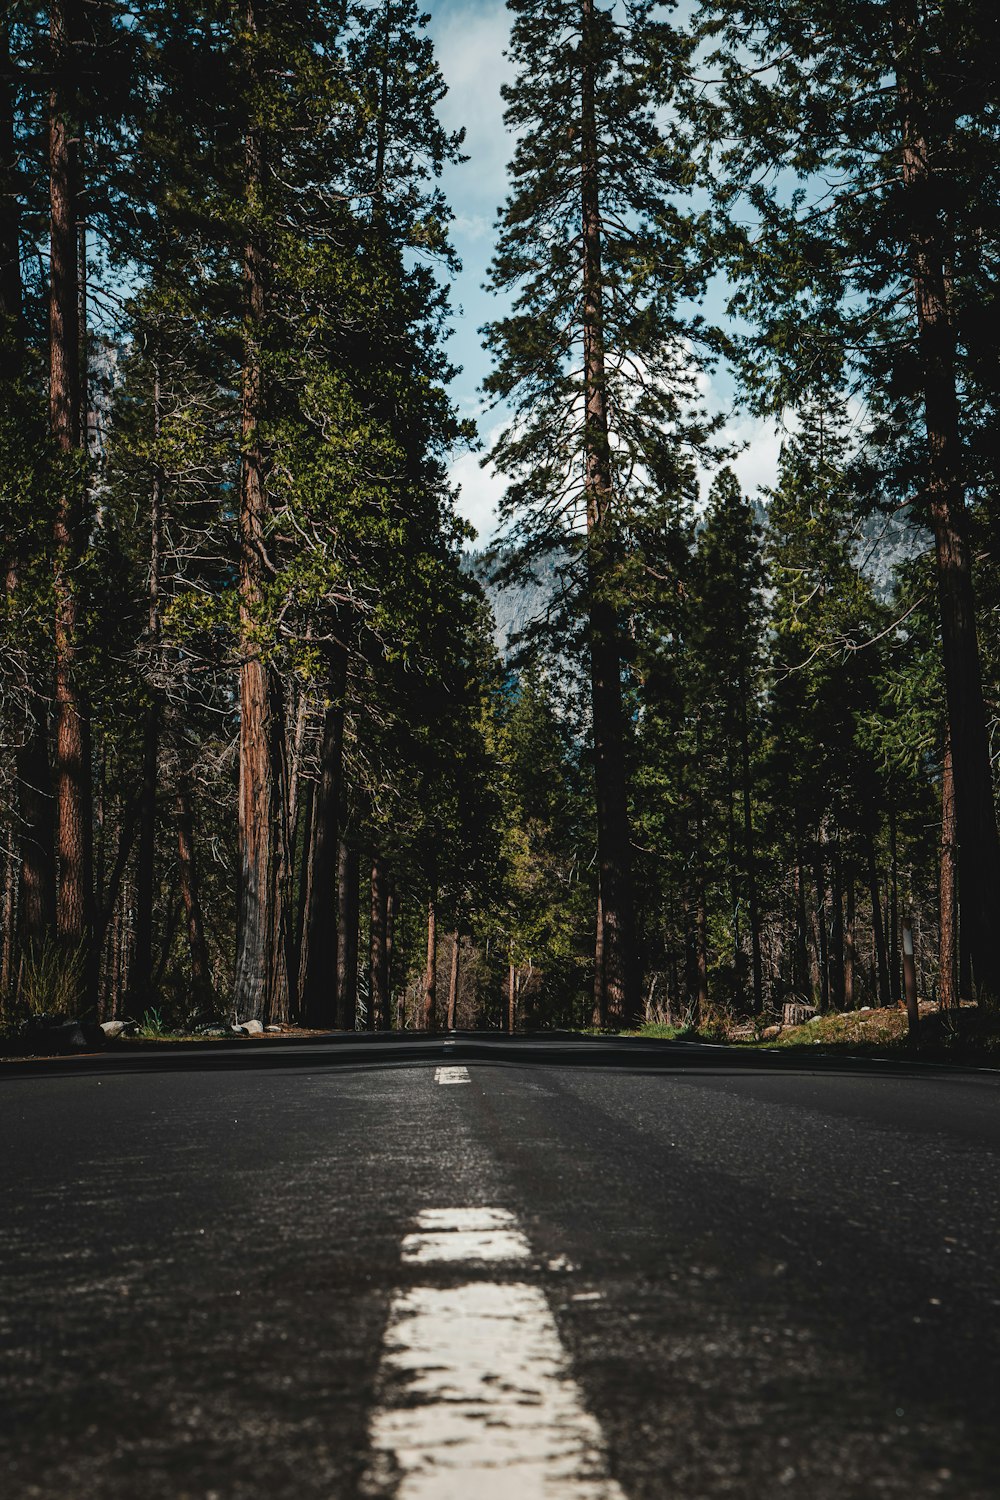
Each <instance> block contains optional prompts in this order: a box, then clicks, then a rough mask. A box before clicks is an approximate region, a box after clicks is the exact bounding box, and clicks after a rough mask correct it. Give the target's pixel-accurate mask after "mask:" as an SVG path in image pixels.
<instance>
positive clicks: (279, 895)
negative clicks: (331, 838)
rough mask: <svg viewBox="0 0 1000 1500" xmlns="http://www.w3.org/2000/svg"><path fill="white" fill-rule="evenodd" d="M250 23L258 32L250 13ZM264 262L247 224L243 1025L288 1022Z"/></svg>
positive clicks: (251, 199)
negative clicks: (267, 598)
mask: <svg viewBox="0 0 1000 1500" xmlns="http://www.w3.org/2000/svg"><path fill="white" fill-rule="evenodd" d="M247 23H248V27H249V29H250V30H251V31H253V30H254V12H253V6H252V5H251V6H248V9H247ZM262 176H263V172H262V146H261V140H260V133H259V131H258V130H257V129H256V128H254V127H251V128H249V129H248V130H247V135H246V141H245V187H246V197H247V208H248V215H249V217H250V218H251V219H252V218H253V217H254V216H255V215H256V213H257V212H258V211H259V200H260V195H261V183H262ZM266 275H267V263H266V257H265V255H264V252H263V250H262V247H261V245H260V242H259V239H258V235H257V231H256V228H255V227H254V226H253V225H252V224H251V228H250V231H249V233H248V235H247V239H246V243H245V245H244V252H243V288H244V321H243V372H242V390H241V447H242V452H241V464H240V494H239V542H240V586H239V592H240V626H241V633H242V662H241V666H240V792H239V848H240V900H239V913H238V918H237V931H236V984H235V1006H236V1010H237V1013H238V1015H239V1016H240V1017H242V1018H244V1019H257V1020H260V1021H264V1022H268V1021H287V1020H288V1016H289V998H290V997H289V973H288V957H289V953H288V931H287V912H286V910H285V900H284V897H285V891H284V884H285V873H286V872H287V870H288V857H287V847H286V845H287V798H286V795H285V774H286V765H285V733H284V704H283V700H282V695H281V693H280V690H279V688H278V685H277V683H276V682H275V680H274V672H273V669H272V668H271V667H270V665H269V664H268V662H267V661H266V660H265V658H264V655H263V652H262V650H261V646H260V642H259V639H258V635H257V632H258V630H259V629H260V626H261V620H260V618H259V616H260V611H261V607H262V605H263V602H264V595H265V585H266V581H267V579H268V577H269V575H270V573H271V571H272V570H271V565H270V561H269V559H268V554H267V537H268V529H269V524H270V510H269V505H268V499H267V477H266V476H267V460H266V456H265V453H264V449H263V444H262V440H261V432H260V426H261V422H262V420H263V417H264V407H265V392H264V366H263V359H262V352H261V350H262V340H263V337H264V330H265V318H266V301H267V296H266Z"/></svg>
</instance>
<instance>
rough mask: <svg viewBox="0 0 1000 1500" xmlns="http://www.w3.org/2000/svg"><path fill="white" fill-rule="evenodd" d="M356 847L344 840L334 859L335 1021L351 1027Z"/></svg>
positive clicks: (355, 943)
mask: <svg viewBox="0 0 1000 1500" xmlns="http://www.w3.org/2000/svg"><path fill="white" fill-rule="evenodd" d="M360 874H361V870H360V861H359V857H358V851H357V848H356V847H355V845H354V844H353V843H350V842H348V841H347V840H344V841H343V842H342V843H341V845H340V854H339V857H338V861H337V1025H338V1026H339V1027H340V1029H341V1030H342V1031H353V1030H354V1026H355V1021H356V1017H357V1010H358V880H359V877H360Z"/></svg>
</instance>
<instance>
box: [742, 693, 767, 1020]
mask: <svg viewBox="0 0 1000 1500" xmlns="http://www.w3.org/2000/svg"><path fill="white" fill-rule="evenodd" d="M747 696H748V689H747V687H746V685H745V684H743V685H742V687H741V691H740V752H741V759H742V772H743V775H742V781H743V786H742V794H743V857H744V860H745V875H746V883H747V905H748V907H749V918H750V964H751V972H752V975H753V1008H754V1015H758V1016H759V1015H760V1014H761V1012H762V1011H763V1009H764V965H763V962H762V959H761V951H760V897H759V895H758V891H757V850H756V842H755V839H754V827H753V777H752V773H751V769H750V728H749V724H748V723H747Z"/></svg>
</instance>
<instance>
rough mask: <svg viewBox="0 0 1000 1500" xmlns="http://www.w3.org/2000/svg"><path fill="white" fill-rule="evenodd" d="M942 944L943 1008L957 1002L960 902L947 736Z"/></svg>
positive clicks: (943, 795) (940, 987) (943, 778)
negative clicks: (958, 907) (957, 919)
mask: <svg viewBox="0 0 1000 1500" xmlns="http://www.w3.org/2000/svg"><path fill="white" fill-rule="evenodd" d="M940 885H941V889H940V917H941V920H940V946H939V949H938V997H939V1001H940V1004H941V1006H942V1008H943V1009H945V1010H950V1009H952V1007H954V1006H956V1005H957V1004H958V960H957V947H958V945H957V941H956V939H957V931H956V929H957V925H958V924H957V922H956V915H957V905H958V899H957V898H958V870H957V864H956V849H955V782H954V777H953V775H952V764H951V741H950V739H949V738H948V736H947V735H946V736H945V745H944V764H943V766H942V770H941V881H940Z"/></svg>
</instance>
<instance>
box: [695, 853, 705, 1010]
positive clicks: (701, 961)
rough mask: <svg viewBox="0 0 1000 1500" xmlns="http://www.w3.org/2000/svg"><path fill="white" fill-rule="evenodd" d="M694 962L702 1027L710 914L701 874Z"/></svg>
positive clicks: (696, 910) (697, 895) (697, 900)
mask: <svg viewBox="0 0 1000 1500" xmlns="http://www.w3.org/2000/svg"><path fill="white" fill-rule="evenodd" d="M694 962H695V978H696V982H697V986H698V988H697V1011H696V1015H695V1025H696V1026H700V1025H701V1023H702V1021H703V1020H704V1019H705V1016H706V1014H707V1012H708V914H707V912H706V910H705V882H704V879H703V878H702V877H701V873H700V872H699V878H698V889H697V891H696V893H695V949H694Z"/></svg>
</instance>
